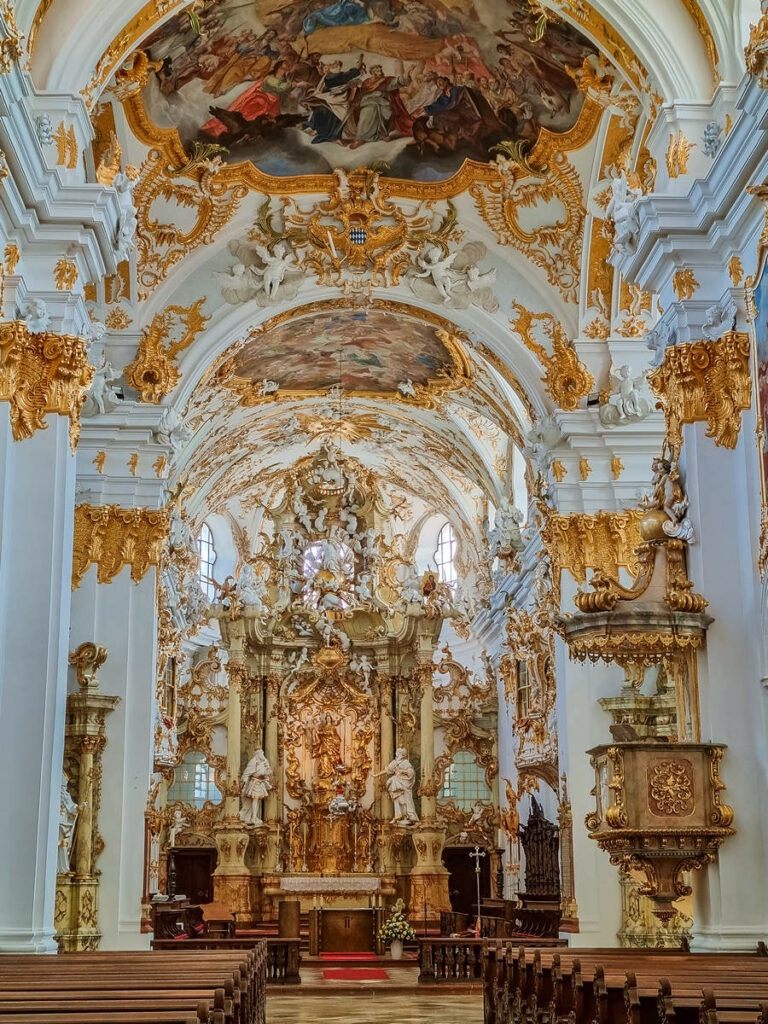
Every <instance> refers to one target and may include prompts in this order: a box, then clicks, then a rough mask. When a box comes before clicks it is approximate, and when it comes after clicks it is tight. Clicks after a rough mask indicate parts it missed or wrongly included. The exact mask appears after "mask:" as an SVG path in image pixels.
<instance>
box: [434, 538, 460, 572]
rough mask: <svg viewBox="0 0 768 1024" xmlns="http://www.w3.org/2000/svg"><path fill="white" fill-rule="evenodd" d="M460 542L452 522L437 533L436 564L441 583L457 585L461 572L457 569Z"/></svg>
mask: <svg viewBox="0 0 768 1024" xmlns="http://www.w3.org/2000/svg"><path fill="white" fill-rule="evenodd" d="M458 547H459V542H458V541H457V539H456V531H455V530H454V528H453V527H452V526H451V524H450V523H446V524H445V526H444V527H443V528H442V530H441V531H440V533H438V535H437V549H436V550H435V564H436V565H437V575H438V577H439V579H440V582H441V583H447V584H448V586H449V587H455V586H456V584H457V582H458V579H459V574H458V572H457V570H456V552H457V550H458Z"/></svg>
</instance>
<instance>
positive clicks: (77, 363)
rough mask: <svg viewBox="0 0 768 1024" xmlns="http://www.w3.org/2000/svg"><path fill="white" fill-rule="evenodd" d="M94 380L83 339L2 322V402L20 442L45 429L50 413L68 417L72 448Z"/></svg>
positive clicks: (0, 377)
mask: <svg viewBox="0 0 768 1024" xmlns="http://www.w3.org/2000/svg"><path fill="white" fill-rule="evenodd" d="M92 380H93V367H92V366H90V365H89V363H88V354H87V351H86V346H85V342H84V341H83V339H82V338H76V337H73V336H72V335H69V334H55V333H53V332H52V331H42V332H40V333H36V334H32V333H30V330H29V327H28V326H27V324H26V323H24V322H23V321H21V320H12V321H9V322H8V323H3V324H0V401H4V402H8V403H9V404H10V407H11V410H10V411H11V429H12V431H13V436H14V439H15V440H16V441H21V440H23V439H24V438H27V437H31V436H32V435H33V434H34V433H35V431H36V430H45V428H46V426H47V424H46V422H45V417H46V415H48V414H49V413H54V414H57V415H59V416H67V417H69V441H70V446H71V448H72V451H73V452H74V450H75V448H76V447H77V441H78V438H79V437H80V409H81V408H82V405H83V402H84V401H85V396H86V392H87V391H88V388H89V387H90V386H91V382H92Z"/></svg>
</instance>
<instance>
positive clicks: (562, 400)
mask: <svg viewBox="0 0 768 1024" xmlns="http://www.w3.org/2000/svg"><path fill="white" fill-rule="evenodd" d="M512 307H513V309H514V310H515V312H516V313H517V319H516V320H510V326H511V327H512V329H513V330H514V331H517V333H518V334H519V335H520V337H521V338H522V341H523V344H524V345H525V347H526V348H527V349H529V350H530V351H531V352H533V353H534V355H535V356H536V357H537V358H538V360H539V362H540V363H541V365H542V366H543V367H544V369H545V373H544V376H543V377H542V378H541V379H542V382H543V384H544V387H545V388H546V389H547V392H548V393H549V395H550V397H551V398H552V401H553V402H555V403H556V404H557V405H559V406H560V408H561V409H566V410H573V409H578V407H579V403H580V402H581V400H582V398H586V397H587V395H588V394H589V393H590V392H591V390H592V388H593V387H594V384H595V379H594V377H593V376H592V374H591V373H590V372H589V370H588V369H587V368H586V366H585V365H584V364H583V363H582V362H581V360H580V359H579V357H578V355H577V354H576V351H575V349H574V348H573V346H572V345H571V343H570V342H569V341H568V339H567V338H566V336H565V329H564V328H563V325H562V324H561V323H560V321H559V320H556V319H555V318H554V317H553V316H552V314H551V313H532V312H530V310H527V309H526V308H525V306H521V305H520V303H519V302H513V303H512ZM537 325H541V328H542V330H543V332H544V334H545V335H546V338H547V342H548V344H546V345H543V344H541V343H540V342H539V341H537V340H536V339H535V338H534V332H535V331H536V327H537Z"/></svg>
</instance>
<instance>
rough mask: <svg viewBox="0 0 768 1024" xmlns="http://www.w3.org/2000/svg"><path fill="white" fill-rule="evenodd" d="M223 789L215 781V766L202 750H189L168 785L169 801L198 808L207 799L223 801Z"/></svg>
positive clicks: (215, 801)
mask: <svg viewBox="0 0 768 1024" xmlns="http://www.w3.org/2000/svg"><path fill="white" fill-rule="evenodd" d="M221 799H222V797H221V791H220V790H219V787H218V786H217V785H216V782H215V774H214V770H213V768H212V767H211V766H210V765H209V764H208V762H207V761H206V759H205V754H204V753H203V752H202V750H189V751H187V753H186V754H185V755H184V757H183V758H182V760H181V762H180V764H178V765H177V766H176V770H175V772H174V775H173V783H172V784H171V785H170V786H169V787H168V803H169V804H172V803H176V802H177V801H181V802H182V803H184V804H194V806H195V807H197V808H198V809H199V808H201V807H202V806H203V804H204V803H205V802H206V800H210V801H211V803H214V804H218V803H221Z"/></svg>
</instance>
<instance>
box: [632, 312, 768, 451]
mask: <svg viewBox="0 0 768 1024" xmlns="http://www.w3.org/2000/svg"><path fill="white" fill-rule="evenodd" d="M750 358H751V353H750V344H749V335H748V334H746V333H744V332H740V331H729V332H728V333H727V334H724V335H723V337H722V338H720V340H719V341H697V342H694V343H693V344H688V345H673V346H671V347H669V348H668V349H667V350H666V352H665V355H664V362H663V363H662V364H661V366H659V367H658V368H657V369H655V370H653V371H652V372H651V373H649V374H648V383H649V384H650V386H651V389H652V390H653V392H654V394H655V395H657V397H658V398H659V399H660V402H661V405H662V406H663V408H664V415H665V417H666V421H667V440H668V441H669V443H670V445H671V446H672V447H673V448H674V447H679V445H681V444H682V441H683V435H682V427H683V424H684V423H701V422H705V423H706V424H707V437H712V438H714V440H715V444H716V445H719V446H720V447H721V448H735V447H736V444H737V442H738V440H739V430H740V428H741V413H742V412H744V411H745V410H746V409H749V407H750V405H751V403H752V380H751V376H750V367H749V363H750Z"/></svg>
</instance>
